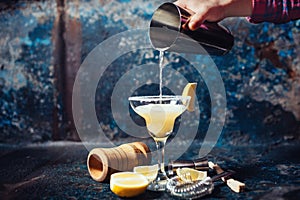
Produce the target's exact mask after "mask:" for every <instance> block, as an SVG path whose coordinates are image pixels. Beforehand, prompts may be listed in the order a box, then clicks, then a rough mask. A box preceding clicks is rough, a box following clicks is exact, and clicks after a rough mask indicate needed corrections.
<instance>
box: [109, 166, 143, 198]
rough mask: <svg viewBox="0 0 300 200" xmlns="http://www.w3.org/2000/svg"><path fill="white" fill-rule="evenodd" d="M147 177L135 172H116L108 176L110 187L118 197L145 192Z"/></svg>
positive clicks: (132, 195)
mask: <svg viewBox="0 0 300 200" xmlns="http://www.w3.org/2000/svg"><path fill="white" fill-rule="evenodd" d="M147 186H148V180H147V178H146V177H145V176H144V175H142V174H140V173H135V172H118V173H114V174H112V175H111V177H110V189H111V191H112V192H113V193H115V194H116V195H118V196H119V197H134V196H138V195H140V194H142V193H143V192H145V190H146V189H147Z"/></svg>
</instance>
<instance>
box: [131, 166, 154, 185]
mask: <svg viewBox="0 0 300 200" xmlns="http://www.w3.org/2000/svg"><path fill="white" fill-rule="evenodd" d="M133 171H134V172H136V173H140V174H143V175H144V176H145V177H146V178H147V179H148V181H149V183H150V182H152V181H154V179H155V178H156V176H157V173H158V165H149V166H137V167H134V168H133Z"/></svg>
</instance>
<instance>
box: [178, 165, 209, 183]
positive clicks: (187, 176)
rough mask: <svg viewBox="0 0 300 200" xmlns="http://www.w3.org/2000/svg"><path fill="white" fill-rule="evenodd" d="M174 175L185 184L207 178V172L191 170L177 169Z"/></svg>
mask: <svg viewBox="0 0 300 200" xmlns="http://www.w3.org/2000/svg"><path fill="white" fill-rule="evenodd" d="M176 173H177V176H179V178H180V179H181V180H183V181H185V182H191V181H200V180H203V179H205V178H206V177H207V171H198V170H195V169H192V168H178V169H177V170H176Z"/></svg>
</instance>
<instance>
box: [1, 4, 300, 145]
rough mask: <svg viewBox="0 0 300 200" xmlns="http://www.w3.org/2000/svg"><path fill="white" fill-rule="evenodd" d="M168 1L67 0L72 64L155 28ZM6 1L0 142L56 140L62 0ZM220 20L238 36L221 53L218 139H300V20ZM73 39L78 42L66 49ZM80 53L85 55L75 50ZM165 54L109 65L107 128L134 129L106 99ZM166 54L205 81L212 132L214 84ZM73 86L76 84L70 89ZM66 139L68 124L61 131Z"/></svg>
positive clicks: (60, 114)
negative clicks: (120, 122) (110, 42)
mask: <svg viewBox="0 0 300 200" xmlns="http://www.w3.org/2000/svg"><path fill="white" fill-rule="evenodd" d="M57 2H58V1H57ZM162 2H164V1H146V0H131V1H130V0H122V1H121V0H90V1H84V0H80V1H67V3H66V5H65V7H64V14H65V15H64V17H65V18H64V19H65V20H64V25H65V28H66V30H65V32H64V33H65V34H62V35H63V38H62V39H63V40H64V41H65V46H64V48H62V49H63V50H66V51H68V52H67V53H66V57H67V58H68V59H67V60H65V63H64V64H66V65H71V64H72V63H75V64H77V65H78V63H79V64H80V62H81V61H82V60H83V59H84V58H85V57H86V55H87V54H88V53H89V52H90V51H91V50H92V49H93V48H94V47H95V46H96V45H98V44H99V43H100V42H102V41H104V40H105V39H107V38H108V37H110V36H113V35H115V34H116V33H119V32H121V31H125V30H129V29H133V28H142V27H147V26H148V24H149V21H150V19H151V15H152V13H153V11H154V10H155V9H156V7H157V6H158V5H160V4H161V3H162ZM1 6H2V7H3V8H5V9H2V11H1V12H0V67H1V68H0V95H1V99H0V116H1V118H0V143H9V144H20V143H27V142H43V141H49V140H51V139H52V138H53V131H55V130H54V129H57V127H63V129H64V130H66V126H67V125H63V124H62V123H65V121H64V120H62V119H61V118H64V117H65V115H67V114H65V113H64V111H63V108H64V100H63V96H64V95H65V94H61V93H60V92H61V89H60V88H59V87H58V86H57V85H56V83H57V77H60V74H59V73H60V71H59V69H58V68H57V67H56V61H57V60H59V58H57V57H59V56H57V55H58V54H59V52H58V54H57V52H56V53H55V44H56V45H57V44H58V43H57V40H56V39H57V38H56V37H57V35H56V32H57V31H58V28H57V26H58V22H57V20H58V17H57V16H58V15H59V13H58V9H57V5H56V3H55V2H54V1H45V2H28V3H26V2H25V3H24V2H23V3H16V4H11V5H10V6H7V7H4V6H3V5H1ZM222 23H223V24H224V25H226V26H227V27H228V28H229V29H230V30H231V31H232V33H233V35H234V36H235V45H234V47H233V49H232V51H231V52H230V53H229V54H227V55H225V56H222V57H214V58H213V59H214V61H215V63H216V65H217V67H218V69H219V71H220V72H221V75H222V78H223V80H224V83H225V88H226V94H227V101H228V102H227V104H228V105H227V106H228V107H227V108H228V114H227V120H226V126H225V128H224V131H223V134H222V136H223V137H222V138H223V139H222V140H220V144H223V143H230V144H247V143H256V142H258V141H262V142H271V143H272V142H276V141H282V140H295V139H297V140H298V139H299V133H300V125H299V122H300V53H299V52H300V21H299V20H298V21H293V22H290V23H286V24H281V25H274V24H271V23H261V24H258V25H254V24H250V23H248V22H247V21H246V20H245V19H243V18H234V19H226V20H224V21H223V22H222ZM74 30H75V31H79V32H80V38H78V37H76V36H74V35H73V36H72V33H73V32H74ZM68 36H69V37H68ZM73 38H77V39H76V40H73ZM55 41H56V43H55ZM72 45H73V47H74V46H75V47H78V48H75V49H74V48H73V49H71V50H70V48H69V49H68V47H72ZM76 45H78V46H76ZM76 49H77V51H76ZM72 53H73V54H72ZM78 53H79V54H80V55H81V58H78V56H77V57H76V55H78ZM157 54H158V53H157V52H156V51H151V52H144V51H140V52H135V53H132V54H130V55H126V56H124V57H122V58H120V59H118V60H117V61H115V62H114V63H113V64H112V66H111V67H110V68H109V69H108V71H107V72H105V73H106V74H105V77H106V78H107V79H108V80H109V82H105V84H104V83H103V82H102V83H101V81H100V82H99V87H100V88H101V91H100V90H99V91H98V92H97V97H98V99H99V101H100V102H99V104H97V105H96V107H97V106H99V105H101V106H100V107H99V108H98V109H99V111H101V115H99V116H98V118H99V121H100V122H101V124H102V126H103V129H105V130H107V134H108V135H109V137H111V138H118V137H126V134H125V133H122V131H121V130H119V128H118V127H117V125H116V124H115V123H114V119H113V118H112V115H111V111H110V105H109V103H106V104H105V102H110V100H109V97H110V95H111V92H112V89H113V86H114V83H115V82H116V81H117V80H118V78H120V77H121V76H122V74H123V73H125V72H126V69H128V65H129V64H130V63H136V62H140V64H142V63H147V62H150V61H153V62H156V60H157ZM168 56H169V57H168ZM137 57H138V58H137ZM167 59H169V60H171V61H173V64H174V66H173V68H175V69H177V70H178V71H180V72H181V73H183V74H187V76H189V77H188V79H189V80H192V81H194V80H197V81H199V83H200V84H203V87H198V89H197V95H198V98H201V104H199V105H200V107H201V126H200V127H199V132H204V131H205V130H206V129H207V126H208V123H209V117H210V100H209V96H208V92H207V88H206V87H205V85H204V83H203V81H202V80H201V78H200V77H197V74H195V73H194V74H193V73H192V72H191V71H190V69H189V68H188V67H187V68H182V67H181V66H183V65H185V64H186V63H185V61H184V60H183V59H177V58H173V57H171V55H168V54H167ZM200 59H201V57H200ZM70 63H71V64H70ZM77 67H78V66H77ZM75 69H76V67H74V71H75ZM68 73H69V72H68ZM71 83H72V82H71ZM69 85H70V83H69ZM65 89H66V91H67V92H70V88H65ZM101 102H104V103H101ZM55 124H56V125H55ZM55 126H56V127H55ZM65 138H68V133H67V134H64V135H63V137H61V139H65ZM69 138H72V137H69Z"/></svg>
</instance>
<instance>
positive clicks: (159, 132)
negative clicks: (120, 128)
mask: <svg viewBox="0 0 300 200" xmlns="http://www.w3.org/2000/svg"><path fill="white" fill-rule="evenodd" d="M190 98H191V97H190V96H169V95H162V96H132V97H129V102H130V105H131V107H132V109H133V110H134V111H135V112H136V113H137V114H138V115H140V116H141V117H143V118H144V119H145V121H146V126H147V129H148V133H149V134H150V136H151V137H152V138H153V139H154V141H155V143H156V147H157V151H159V153H160V154H161V155H160V156H159V161H158V175H157V177H156V179H155V180H154V181H153V182H152V183H151V184H150V185H149V186H148V189H149V190H154V191H164V190H165V188H166V183H167V179H168V177H167V175H166V172H165V170H164V146H165V144H166V141H167V139H168V137H169V136H170V134H171V133H172V131H173V127H174V122H175V119H176V118H177V117H178V116H180V115H181V114H182V113H183V112H184V111H185V110H186V109H187V106H188V105H189V101H190Z"/></svg>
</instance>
